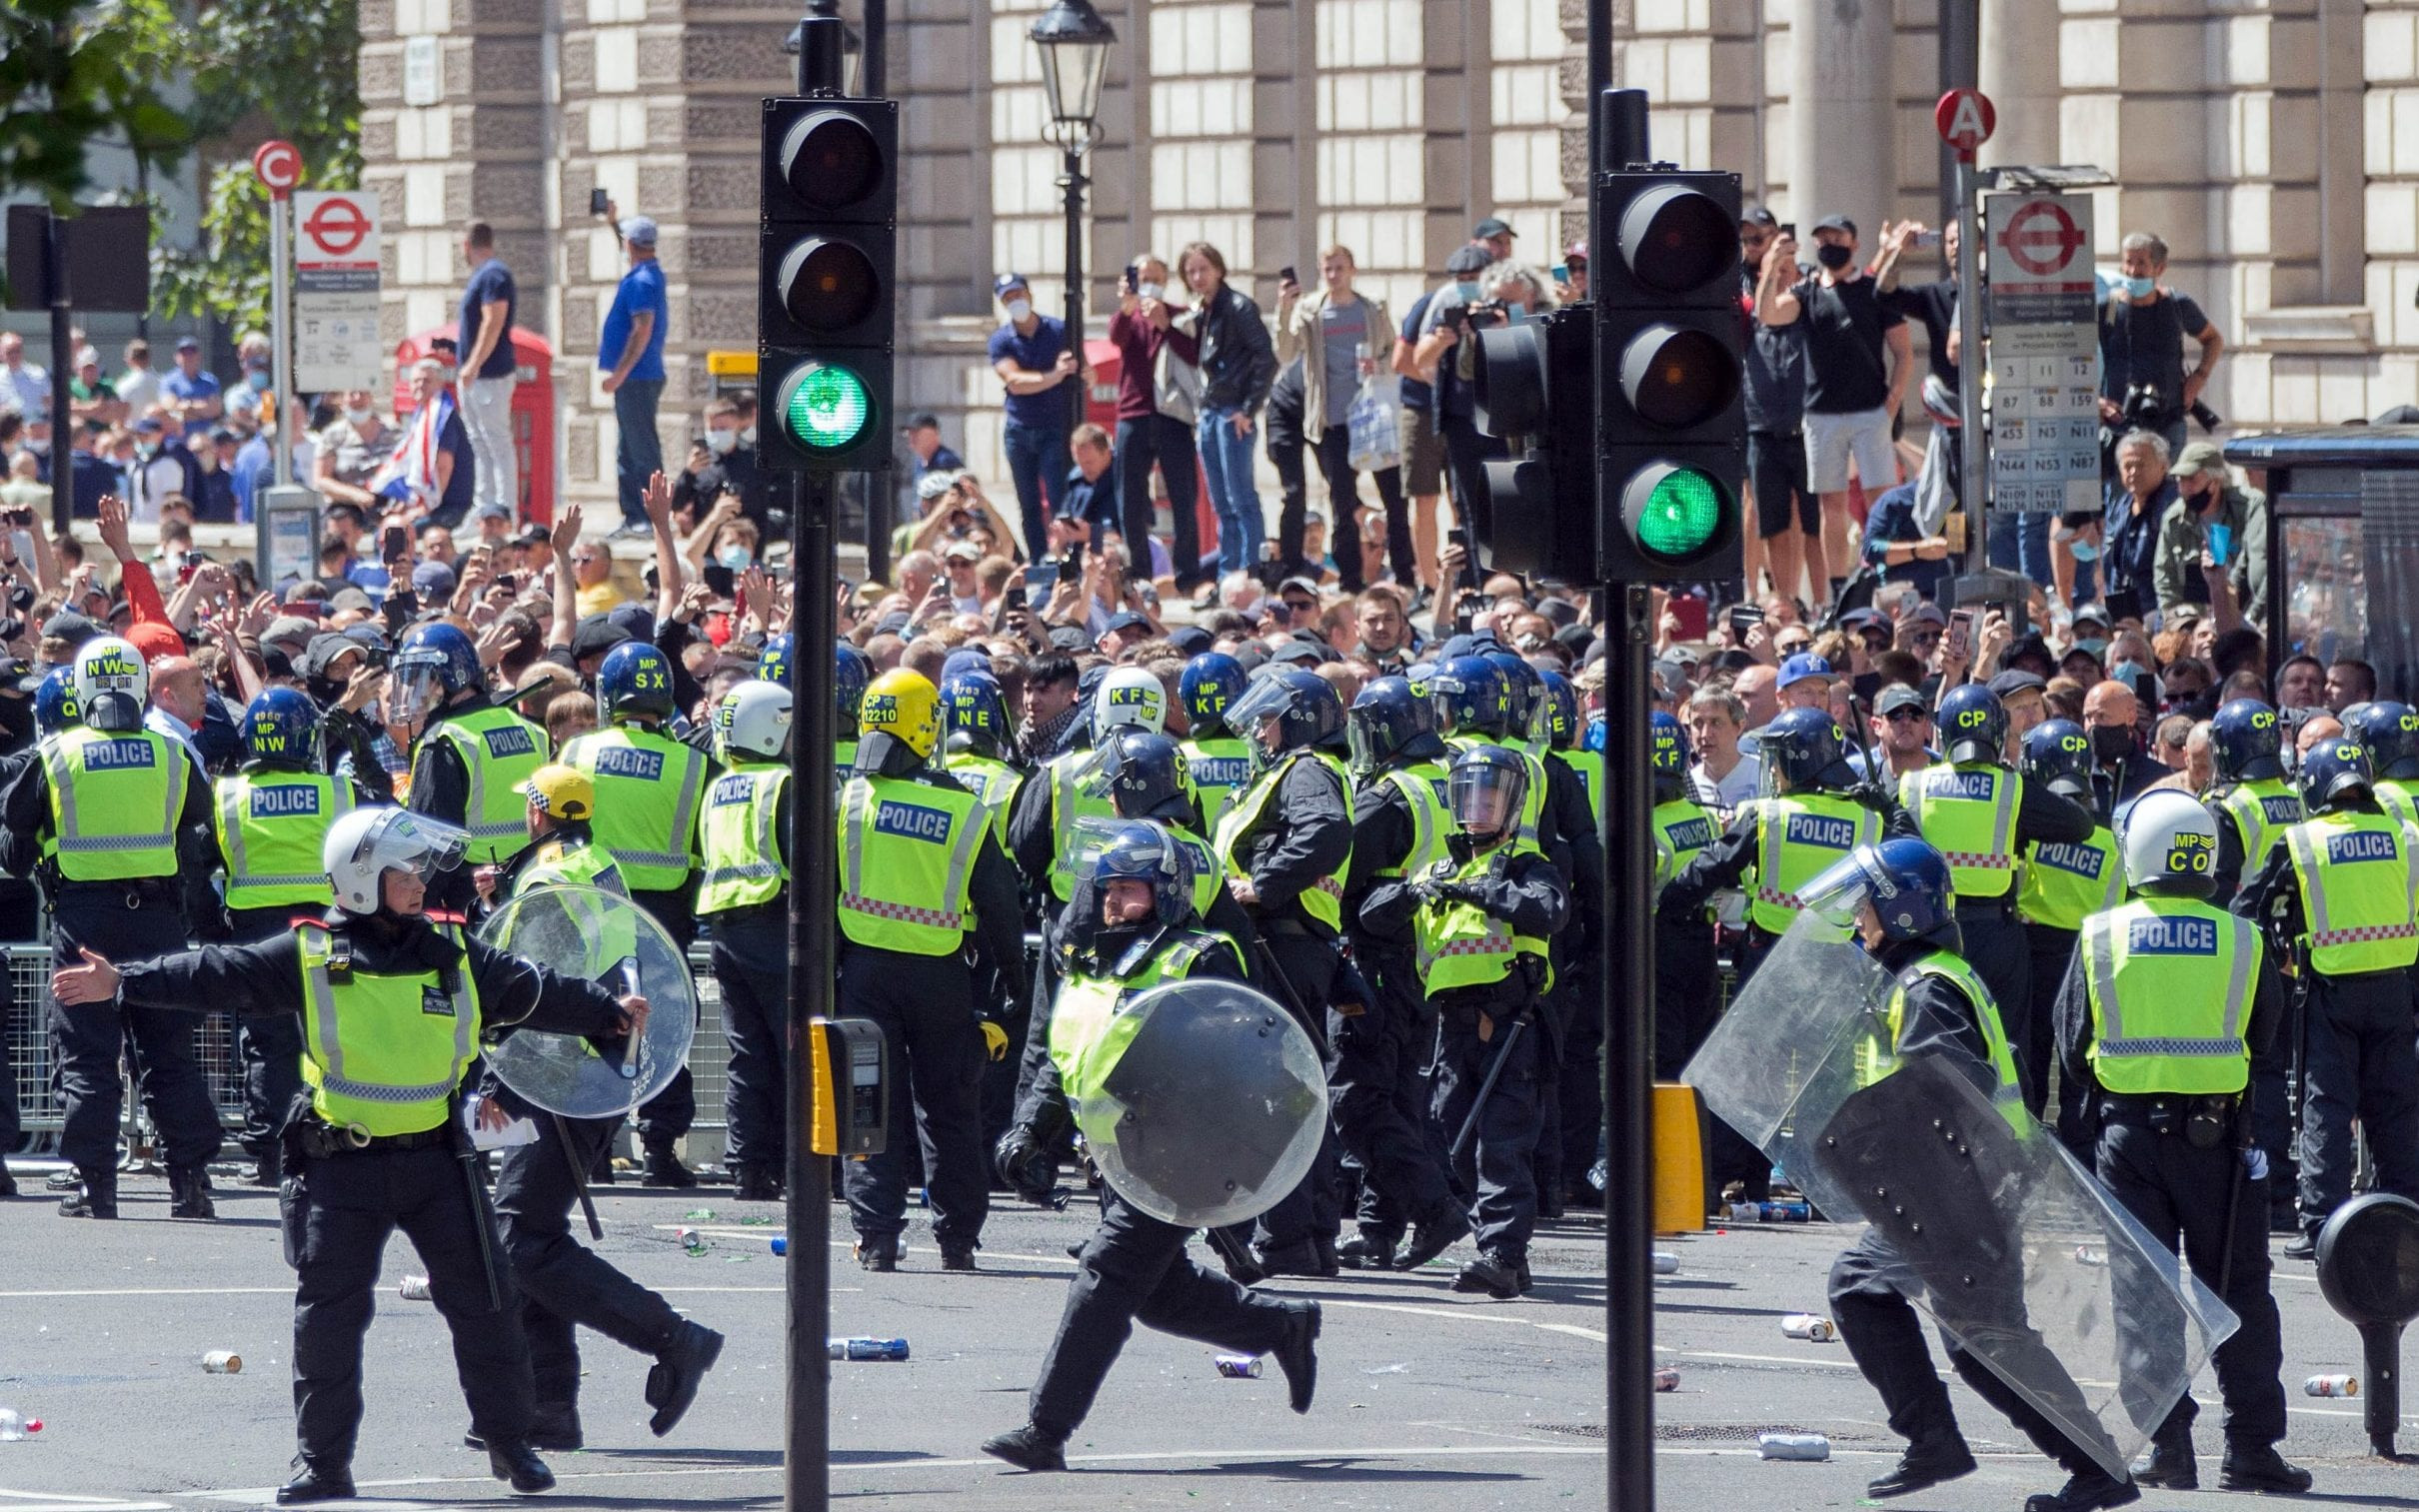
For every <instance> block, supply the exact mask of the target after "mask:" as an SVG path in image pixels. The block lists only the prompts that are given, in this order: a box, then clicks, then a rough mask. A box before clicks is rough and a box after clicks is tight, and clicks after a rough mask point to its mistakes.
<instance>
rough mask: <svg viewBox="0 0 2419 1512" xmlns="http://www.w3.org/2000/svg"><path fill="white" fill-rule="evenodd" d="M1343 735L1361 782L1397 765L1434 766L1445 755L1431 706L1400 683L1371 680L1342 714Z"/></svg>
mask: <svg viewBox="0 0 2419 1512" xmlns="http://www.w3.org/2000/svg"><path fill="white" fill-rule="evenodd" d="M1343 733H1344V740H1345V742H1346V743H1347V744H1348V745H1349V746H1350V747H1351V752H1352V769H1353V770H1354V771H1357V772H1359V773H1361V774H1362V775H1364V776H1365V775H1367V774H1368V773H1370V772H1373V771H1379V770H1382V769H1384V768H1385V767H1386V766H1388V765H1390V764H1392V763H1393V762H1395V761H1398V760H1399V761H1429V760H1436V759H1438V758H1440V757H1442V756H1444V754H1445V751H1444V741H1443V739H1442V738H1441V737H1440V736H1438V735H1437V734H1436V705H1435V702H1434V700H1432V699H1430V698H1427V697H1425V696H1423V695H1422V694H1420V693H1419V692H1418V691H1417V689H1416V688H1415V687H1414V686H1413V685H1412V683H1411V680H1410V679H1408V678H1404V677H1399V676H1395V677H1384V678H1372V679H1370V680H1369V685H1368V686H1367V687H1366V688H1363V689H1362V690H1361V691H1360V694H1359V696H1358V697H1357V698H1355V699H1353V700H1352V707H1351V708H1350V709H1349V710H1347V711H1345V713H1344V717H1343Z"/></svg>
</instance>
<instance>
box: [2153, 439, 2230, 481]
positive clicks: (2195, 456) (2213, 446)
mask: <svg viewBox="0 0 2419 1512" xmlns="http://www.w3.org/2000/svg"><path fill="white" fill-rule="evenodd" d="M2225 471H2226V453H2225V450H2224V449H2223V448H2222V447H2220V446H2219V445H2218V444H2217V443H2216V442H2214V441H2196V442H2194V443H2192V445H2190V446H2188V447H2186V448H2184V449H2183V450H2182V451H2181V452H2178V453H2176V454H2175V461H2174V462H2173V463H2171V464H2169V465H2168V468H2167V476H2168V477H2170V478H2197V477H2199V476H2200V475H2201V474H2203V473H2216V474H2218V475H2219V476H2220V477H2223V476H2224V474H2225Z"/></svg>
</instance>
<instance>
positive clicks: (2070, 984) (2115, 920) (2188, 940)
mask: <svg viewBox="0 0 2419 1512" xmlns="http://www.w3.org/2000/svg"><path fill="white" fill-rule="evenodd" d="M2124 855H2125V879H2126V881H2128V882H2129V883H2131V884H2132V886H2133V889H2134V891H2135V893H2136V896H2135V898H2134V900H2133V901H2132V902H2129V903H2124V904H2121V905H2118V906H2114V907H2110V908H2107V909H2105V910H2101V911H2095V912H2094V913H2092V915H2091V916H2090V917H2088V918H2086V919H2085V920H2084V921H2083V928H2082V939H2081V943H2080V945H2079V947H2078V948H2077V950H2076V952H2075V955H2074V959H2073V962H2072V963H2071V965H2070V966H2069V967H2068V969H2067V972H2066V975H2065V978H2064V985H2063V986H2062V987H2061V989H2060V990H2059V993H2058V1004H2057V1029H2058V1063H2059V1066H2060V1068H2061V1069H2062V1070H2063V1071H2064V1073H2065V1077H2066V1084H2067V1085H2069V1086H2072V1087H2075V1088H2077V1089H2079V1090H2082V1091H2083V1092H2084V1093H2085V1094H2086V1095H2087V1096H2088V1097H2089V1098H2090V1099H2091V1100H2092V1101H2093V1103H2094V1104H2095V1105H2096V1111H2097V1114H2098V1117H2097V1122H2098V1125H2099V1140H2098V1149H2097V1152H2096V1158H2095V1159H2094V1162H2093V1165H2094V1168H2095V1170H2096V1171H2097V1172H2098V1174H2099V1178H2100V1184H2101V1185H2102V1186H2105V1187H2107V1188H2108V1192H2109V1195H2110V1196H2113V1197H2115V1198H2116V1199H2117V1201H2119V1202H2121V1203H2123V1204H2124V1206H2125V1210H2126V1211H2128V1212H2130V1213H2132V1214H2133V1215H2134V1217H2136V1218H2138V1219H2139V1220H2141V1223H2142V1226H2143V1227H2144V1228H2145V1229H2147V1230H2148V1231H2149V1233H2150V1237H2151V1239H2152V1240H2153V1241H2154V1242H2155V1243H2156V1244H2157V1246H2158V1248H2159V1249H2160V1250H2162V1251H2165V1252H2167V1253H2169V1254H2172V1253H2173V1252H2174V1251H2175V1247H2176V1241H2177V1239H2178V1237H2179V1236H2180V1237H2181V1239H2182V1241H2183V1250H2184V1258H2185V1259H2186V1260H2187V1261H2188V1262H2189V1263H2190V1264H2191V1266H2192V1273H2193V1274H2194V1275H2195V1276H2198V1277H2199V1278H2200V1280H2201V1282H2202V1284H2204V1285H2206V1286H2208V1287H2209V1288H2210V1289H2211V1290H2212V1291H2215V1292H2217V1293H2218V1294H2219V1295H2220V1296H2221V1297H2222V1298H2223V1299H2224V1301H2225V1304H2226V1305H2227V1306H2228V1307H2230V1308H2232V1309H2234V1315H2235V1316H2236V1317H2238V1318H2240V1319H2241V1320H2242V1327H2241V1328H2239V1329H2237V1330H2236V1331H2235V1333H2234V1335H2233V1336H2232V1337H2231V1338H2229V1339H2227V1340H2226V1342H2224V1343H2223V1344H2220V1345H2218V1346H2217V1384H2218V1390H2219V1391H2220V1392H2221V1393H2222V1394H2223V1396H2224V1398H2225V1403H2226V1457H2225V1461H2224V1465H2223V1468H2222V1469H2221V1470H2220V1471H2219V1479H2218V1488H2219V1489H2220V1490H2223V1491H2262V1492H2281V1493H2283V1494H2286V1495H2297V1494H2299V1493H2301V1492H2304V1491H2307V1490H2309V1489H2310V1472H2309V1471H2307V1470H2303V1469H2301V1468H2299V1467H2298V1466H2295V1465H2290V1464H2287V1463H2286V1462H2285V1460H2284V1458H2283V1456H2281V1455H2279V1454H2278V1453H2277V1452H2276V1444H2277V1442H2278V1441H2279V1440H2281V1439H2282V1438H2283V1437H2284V1436H2285V1388H2284V1382H2283V1380H2282V1379H2280V1376H2279V1372H2280V1371H2281V1370H2282V1369H2283V1368H2284V1337H2283V1333H2282V1331H2281V1329H2280V1327H2279V1325H2278V1322H2277V1315H2276V1298H2275V1297H2274V1296H2273V1295H2272V1294H2271V1293H2270V1290H2269V1283H2268V1268H2269V1267H2268V1235H2267V1224H2266V1215H2267V1205H2268V1203H2267V1192H2266V1186H2267V1172H2266V1164H2267V1161H2266V1156H2265V1155H2264V1154H2262V1153H2261V1152H2259V1151H2258V1150H2256V1149H2255V1148H2253V1146H2252V1144H2251V1141H2250V1139H2249V1137H2248V1136H2249V1132H2250V1131H2249V1128H2248V1127H2247V1125H2246V1123H2245V1119H2244V1113H2245V1111H2246V1110H2245V1108H2244V1106H2243V1101H2244V1095H2245V1091H2246V1089H2247V1088H2248V1087H2249V1086H2250V1081H2251V1049H2250V1047H2251V1046H2252V1045H2254V1044H2259V1043H2263V1042H2265V1041H2267V1040H2268V1039H2270V1038H2272V1037H2273V1036H2274V1035H2275V1033H2276V1025H2277V1022H2278V1020H2279V1019H2280V1018H2281V1017H2282V1016H2283V1007H2284V996H2283V993H2281V992H2280V991H2279V990H2278V989H2277V984H2276V977H2275V973H2273V972H2272V971H2270V970H2268V969H2267V963H2266V961H2265V960H2264V959H2263V952H2262V950H2261V948H2260V940H2259V931H2258V929H2257V928H2255V927H2254V926H2253V925H2252V924H2250V923H2249V922H2248V921H2246V920H2244V919H2241V918H2237V917H2236V916H2235V915H2233V914H2231V913H2228V912H2226V911H2225V910H2224V909H2222V908H2220V907H2218V906H2216V905H2215V904H2214V903H2212V902H2211V901H2210V900H2209V889H2210V873H2211V872H2212V871H2213V870H2214V869H2215V868H2216V865H2217V821H2216V819H2215V818H2214V817H2212V816H2211V815H2210V813H2209V811H2208V810H2207V809H2205V808H2203V807H2202V806H2201V805H2200V804H2199V803H2198V802H2196V801H2194V800H2193V798H2192V797H2191V796H2190V795H2189V794H2186V793H2181V792H2145V793H2143V794H2142V795H2141V796H2140V797H2138V798H2136V799H2134V801H2133V806H2132V807H2131V808H2130V809H2128V810H2127V811H2126V814H2125V820H2124ZM2120 1326H2121V1323H2120ZM2197 1412H2198V1409H2197V1408H2196V1407H2195V1406H2194V1405H2193V1401H2192V1395H2191V1393H2190V1392H2186V1393H2185V1394H2184V1397H2183V1399H2182V1400H2181V1401H2179V1402H2177V1403H2176V1404H2175V1407H2174V1409H2173V1410H2172V1411H2170V1412H2169V1413H2168V1414H2167V1417H2166V1420H2165V1421H2164V1422H2162V1423H2160V1424H2158V1425H2157V1427H2156V1430H2155V1432H2154V1433H2153V1434H2152V1437H2151V1449H2150V1455H2149V1457H2148V1458H2147V1459H2146V1460H2144V1461H2142V1462H2141V1463H2138V1464H2136V1465H2135V1466H2134V1467H2133V1476H2134V1479H2135V1480H2136V1481H2138V1482H2140V1483H2141V1484H2143V1485H2145V1486H2163V1487H2165V1488H2167V1489H2168V1490H2170V1491H2191V1490H2195V1489H2197V1488H2198V1487H2199V1485H2200V1471H2199V1468H2198V1466H2197V1465H2196V1464H2195V1463H2194V1461H2193V1453H2192V1420H2193V1418H2194V1416H2195V1415H2196V1414H2197Z"/></svg>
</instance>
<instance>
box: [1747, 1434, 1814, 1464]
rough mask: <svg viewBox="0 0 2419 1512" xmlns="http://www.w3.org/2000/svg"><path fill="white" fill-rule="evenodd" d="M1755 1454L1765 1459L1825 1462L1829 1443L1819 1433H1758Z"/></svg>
mask: <svg viewBox="0 0 2419 1512" xmlns="http://www.w3.org/2000/svg"><path fill="white" fill-rule="evenodd" d="M1755 1452H1756V1453H1757V1454H1760V1455H1762V1456H1763V1457H1764V1458H1765V1459H1798V1460H1827V1459H1829V1458H1830V1457H1831V1441H1830V1440H1829V1439H1827V1438H1824V1437H1823V1436H1822V1435H1821V1434H1819V1433H1759V1434H1757V1435H1755Z"/></svg>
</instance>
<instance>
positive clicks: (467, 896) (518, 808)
mask: <svg viewBox="0 0 2419 1512" xmlns="http://www.w3.org/2000/svg"><path fill="white" fill-rule="evenodd" d="M486 685H487V675H486V672H485V670H484V669H482V668H481V667H480V665H479V653H478V652H477V651H476V650H475V649H474V648H473V647H472V646H471V640H470V637H468V636H466V635H464V634H463V633H462V632H461V631H459V630H456V629H455V628H454V627H453V626H451V625H448V624H445V623H444V622H443V621H438V622H435V623H432V624H427V625H420V626H416V627H414V628H413V629H412V631H411V632H410V633H409V634H408V635H406V636H405V637H404V638H403V644H402V645H401V646H399V647H397V648H396V651H395V664H394V674H393V678H392V680H391V684H390V686H391V690H392V694H391V699H390V707H389V711H388V712H389V714H390V715H392V717H393V718H394V720H395V722H396V723H397V724H399V725H405V726H409V727H411V728H412V729H413V730H415V731H416V732H417V738H416V739H415V740H414V742H413V744H412V785H411V800H410V803H409V805H408V806H409V807H410V808H411V810H412V811H413V812H414V813H425V814H427V815H428V816H429V817H431V818H433V819H436V820H438V821H439V822H441V823H445V824H451V825H454V826H456V827H458V828H460V829H461V830H463V831H464V832H465V833H466V834H468V835H469V836H470V848H469V851H468V852H467V854H466V857H465V858H466V859H467V860H468V861H469V862H470V863H471V865H473V866H493V865H499V864H501V863H503V862H505V861H508V860H510V859H512V858H513V856H515V855H517V854H519V853H520V850H521V847H522V846H523V845H526V844H527V843H529V821H528V820H527V819H526V818H525V817H523V815H522V806H523V805H522V801H521V784H522V783H523V782H526V781H528V780H529V774H530V773H531V772H533V771H535V770H537V769H538V768H539V767H540V766H543V765H545V764H546V760H547V753H548V750H549V744H548V742H547V739H546V732H545V731H543V730H540V729H539V728H538V727H537V726H535V725H532V724H531V723H530V722H529V721H527V720H525V719H523V718H521V717H520V716H519V715H517V714H515V713H513V711H512V708H511V706H510V705H509V704H498V703H495V702H493V701H491V700H490V699H489V698H488V696H487V693H486ZM433 885H434V886H435V887H436V897H437V906H439V907H440V908H443V909H447V910H449V911H453V912H462V911H464V910H465V909H467V908H468V906H469V904H470V902H471V898H472V896H473V889H472V885H471V878H470V876H469V875H468V874H467V872H466V871H464V870H460V869H458V870H456V871H454V872H451V873H447V874H445V875H443V876H441V877H439V878H438V879H437V880H436V881H435V882H434V884H433Z"/></svg>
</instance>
